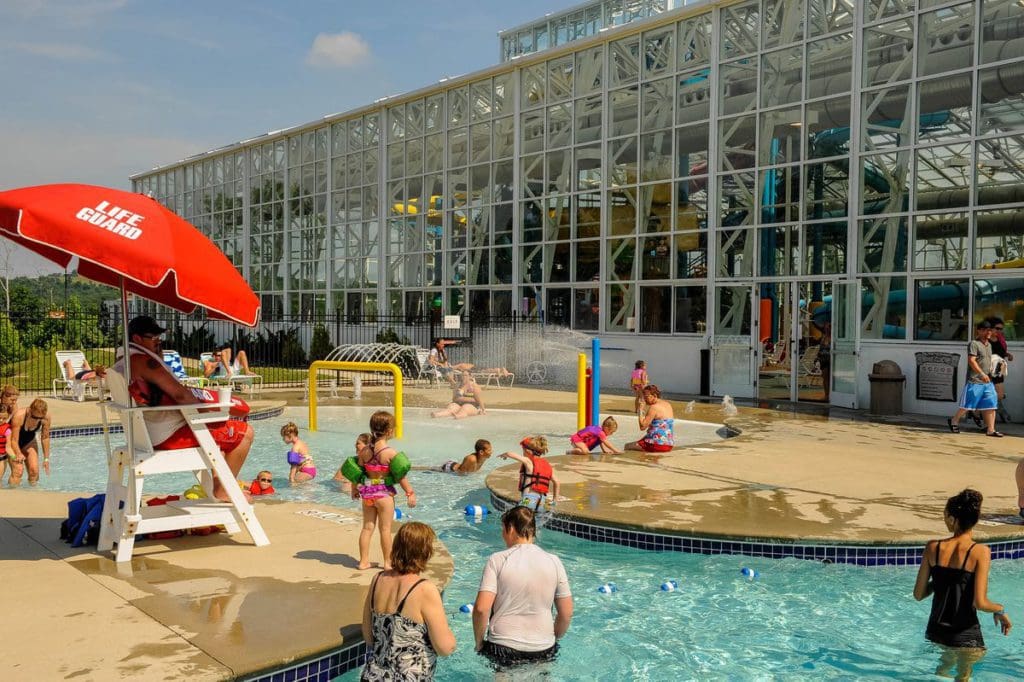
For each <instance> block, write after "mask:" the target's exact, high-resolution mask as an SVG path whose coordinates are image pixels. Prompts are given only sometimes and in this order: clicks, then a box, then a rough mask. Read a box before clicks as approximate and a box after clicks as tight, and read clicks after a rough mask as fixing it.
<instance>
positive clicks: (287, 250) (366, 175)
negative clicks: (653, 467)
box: [133, 0, 1024, 411]
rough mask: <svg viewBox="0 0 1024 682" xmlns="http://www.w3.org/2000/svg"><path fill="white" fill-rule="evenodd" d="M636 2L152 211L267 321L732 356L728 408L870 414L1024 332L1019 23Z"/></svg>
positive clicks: (832, 1)
mask: <svg viewBox="0 0 1024 682" xmlns="http://www.w3.org/2000/svg"><path fill="white" fill-rule="evenodd" d="M631 4H632V3H629V2H614V1H613V2H603V3H593V4H592V5H586V6H581V8H576V9H574V10H570V11H569V12H568V13H562V14H559V15H553V16H551V17H546V18H545V19H544V20H543V22H538V24H537V25H538V26H539V25H540V23H544V24H545V26H547V28H546V29H544V30H545V32H546V33H547V34H548V35H549V36H554V35H557V34H558V31H559V30H560V29H558V28H557V26H555V30H554V33H551V31H552V23H553V22H554V24H557V25H560V24H558V22H560V21H562V17H566V16H574V13H578V12H580V11H581V12H583V15H584V18H585V16H586V12H587V8H588V7H598V8H599V9H600V10H601V16H602V17H603V16H604V13H605V9H604V6H605V5H608V6H615V7H619V8H623V7H625V6H626V5H631ZM638 4H643V5H645V6H647V5H651V6H652V7H654V6H657V7H658V11H657V12H653V11H652V12H650V13H649V14H648V15H646V18H643V20H642V21H637V22H634V23H625V25H622V26H617V27H613V28H608V30H601V31H599V29H600V28H602V27H600V26H599V27H598V28H595V30H594V31H592V32H591V33H593V35H591V34H589V33H586V31H584V32H583V33H582V34H580V36H576V35H575V34H574V37H572V38H567V39H566V41H561V40H560V39H555V38H549V39H548V44H550V45H551V47H549V48H548V49H541V48H542V46H543V45H544V43H542V42H538V40H537V39H536V31H534V30H533V29H530V31H531V36H532V37H531V41H532V48H530V47H529V45H527V46H525V47H521V46H522V43H521V41H520V38H519V37H518V36H519V33H520V32H522V33H524V34H525V32H526V29H525V28H523V29H513V30H512V31H508V32H505V33H503V34H502V44H503V46H505V47H503V48H502V49H503V57H505V58H506V59H508V58H511V57H512V56H514V55H515V54H521V55H522V56H519V57H518V58H516V59H514V60H512V61H506V62H503V63H501V64H499V65H498V66H496V67H493V68H492V69H489V70H487V71H484V72H480V73H477V74H472V75H469V76H465V77H461V78H459V79H455V80H451V81H447V82H444V83H441V84H438V85H436V86H432V87H431V88H428V89H424V90H422V91H418V92H414V93H410V94H408V95H403V96H400V97H393V98H389V99H386V100H382V101H380V102H378V103H376V104H374V105H373V106H370V107H367V108H365V109H362V110H359V111H356V112H352V113H349V114H341V115H339V116H337V117H335V118H334V119H333V120H328V121H323V122H317V123H314V124H309V125H307V126H301V127H298V128H295V129H290V130H286V131H283V132H278V133H274V134H269V135H267V136H264V137H263V138H258V139H255V140H250V141H247V142H244V143H239V144H237V145H234V146H232V147H229V148H225V149H223V150H215V151H212V152H209V153H207V154H204V155H202V156H200V157H196V158H192V159H187V160H185V161H182V162H180V163H178V164H174V165H170V166H166V167H161V168H158V169H156V170H154V171H152V172H147V173H143V174H139V175H137V176H135V177H133V183H134V187H135V189H136V190H137V191H141V192H152V193H153V194H154V195H155V196H156V198H157V199H159V200H160V201H162V202H164V203H165V204H167V205H168V206H169V207H171V208H172V209H174V210H176V211H178V212H179V213H181V214H182V215H183V216H184V217H185V218H187V219H189V220H191V221H192V222H193V223H195V224H196V225H197V226H199V227H200V228H201V229H203V230H204V231H205V232H206V233H207V234H209V236H210V237H211V238H212V239H213V240H214V241H215V242H216V243H217V244H218V245H219V246H221V247H222V248H223V249H224V251H225V252H226V253H227V254H228V255H229V256H230V257H231V258H232V260H233V262H234V263H235V264H236V265H237V266H238V268H239V269H240V271H241V272H242V273H243V274H244V275H245V276H246V277H248V279H249V281H250V282H251V283H252V285H253V287H254V289H256V290H257V291H258V293H259V294H260V295H261V296H262V300H263V303H264V307H265V315H268V316H273V315H275V314H276V313H290V314H310V315H315V314H317V313H323V312H325V311H332V312H333V311H339V312H341V313H343V314H345V315H349V316H351V317H352V318H353V319H355V318H357V317H361V316H364V315H367V314H372V313H374V312H376V311H384V310H386V311H390V312H398V311H404V312H405V314H406V315H408V316H410V317H416V316H418V315H424V314H427V313H428V311H429V310H430V308H431V306H435V305H437V303H438V302H439V303H440V305H441V306H442V308H443V312H445V313H447V314H463V315H467V316H473V315H480V316H483V315H501V314H510V313H512V312H513V311H515V312H516V313H518V314H523V315H527V316H537V317H542V318H543V319H544V320H545V322H547V323H550V324H556V325H560V326H564V327H568V328H571V329H575V330H580V331H583V332H598V333H601V334H604V335H612V336H616V335H621V336H623V337H624V338H641V339H644V340H647V341H650V342H651V343H652V344H654V345H652V346H650V347H651V348H655V347H657V343H662V344H663V345H662V346H661V347H662V348H665V349H668V348H672V349H684V350H687V351H691V350H692V351H696V350H697V349H703V348H706V349H709V350H711V361H710V365H711V367H710V371H711V384H712V386H711V388H712V391H713V392H715V393H723V392H726V391H728V392H732V393H733V394H734V395H760V396H762V397H786V396H787V395H788V396H789V397H792V398H794V399H809V400H832V401H833V402H836V401H837V400H838V399H837V396H840V397H841V396H853V397H852V398H849V399H848V400H847V401H846V402H845V403H843V404H847V403H850V402H852V403H853V404H856V402H857V396H858V395H859V396H860V402H864V396H865V391H866V390H867V388H866V380H864V379H863V375H865V374H866V373H867V369H866V368H868V369H869V368H870V364H867V365H865V363H870V361H871V360H872V359H873V358H874V357H875V355H878V354H881V355H883V356H885V357H895V358H896V359H897V360H900V361H901V364H903V362H902V360H901V359H902V358H907V357H910V356H908V355H907V353H911V352H912V351H913V350H920V349H921V348H926V349H932V350H935V349H939V350H941V349H943V348H947V349H956V350H959V349H962V346H963V343H964V342H965V341H966V340H967V339H968V338H969V337H970V336H971V329H972V327H973V322H974V321H975V320H976V319H978V318H980V317H983V316H986V315H999V316H1001V317H1003V318H1005V319H1006V321H1007V325H1006V326H1007V329H1006V331H1007V336H1008V338H1009V339H1010V340H1011V342H1013V341H1015V339H1016V335H1017V334H1018V333H1024V330H1021V327H1020V325H1024V271H1021V270H1020V268H1021V267H1022V266H1024V217H1022V216H1024V211H1022V209H1024V154H1022V151H1024V150H1022V145H1024V5H1022V3H1020V2H1018V1H1017V0H973V1H970V2H942V1H938V0H916V1H915V0H865V1H860V2H855V1H854V0H822V1H817V0H785V1H783V0H746V1H742V2H725V1H723V2H705V3H701V4H686V5H683V4H682V3H677V6H674V9H673V8H672V7H670V6H668V5H667V4H665V3H657V2H654V3H638ZM609 16H611V15H610V14H609ZM616 16H618V15H616ZM605 26H614V22H612V23H607V24H605ZM598 31H599V32H598ZM581 36H582V37H581ZM587 36H589V37H587ZM513 38H514V40H515V43H516V47H515V49H514V50H512V51H509V50H510V49H511V48H508V47H507V45H508V41H511V40H513ZM564 43H568V44H564ZM528 48H529V49H528ZM538 49H541V51H536V50H538ZM1018 318H1019V321H1018ZM827 325H830V326H831V327H830V328H829V327H828V326H827ZM829 337H831V338H829ZM659 340H660V341H659ZM668 342H671V343H672V344H674V345H671V346H668V345H665V344H667V343H668ZM814 348H818V352H819V353H821V351H822V350H824V352H826V353H829V354H831V358H832V359H831V361H830V362H829V364H830V369H831V374H830V375H829V374H826V375H825V376H824V377H822V371H821V370H822V364H823V363H822V361H821V360H822V359H821V358H818V359H816V358H814V357H813V356H814V350H813V349H814ZM652 352H661V351H652ZM674 352H675V350H672V351H669V350H664V351H663V354H664V355H665V356H666V357H669V356H671V355H672V354H673V353H674ZM901 354H902V355H901ZM823 357H824V356H823ZM907 363H909V364H912V363H913V360H912V359H910V360H907ZM907 369H909V368H907ZM686 377H688V378H686V379H683V380H680V382H679V387H680V388H682V389H686V390H693V391H696V390H697V388H698V386H696V385H694V384H695V383H696V381H697V380H696V379H695V378H694V377H696V374H695V373H689V374H687V375H686ZM815 377H817V379H815ZM942 409H943V410H945V409H946V408H945V407H942ZM922 411H928V410H922Z"/></svg>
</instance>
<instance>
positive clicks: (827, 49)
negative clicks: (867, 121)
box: [807, 2, 853, 99]
mask: <svg viewBox="0 0 1024 682" xmlns="http://www.w3.org/2000/svg"><path fill="white" fill-rule="evenodd" d="M820 4H821V3H820V2H811V5H812V6H816V5H820ZM811 14H812V16H813V14H814V10H812V12H811ZM852 82H853V35H852V34H850V33H841V34H839V35H835V36H830V37H828V38H822V39H821V40H815V41H812V42H809V43H807V97H808V98H810V99H816V98H818V97H824V96H826V95H838V94H840V93H843V92H849V91H850V85H851V84H852Z"/></svg>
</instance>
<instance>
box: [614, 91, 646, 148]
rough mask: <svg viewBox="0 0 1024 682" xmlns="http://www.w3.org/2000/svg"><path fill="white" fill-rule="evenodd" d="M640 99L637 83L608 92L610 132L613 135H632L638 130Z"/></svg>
mask: <svg viewBox="0 0 1024 682" xmlns="http://www.w3.org/2000/svg"><path fill="white" fill-rule="evenodd" d="M639 100H640V97H639V91H638V89H637V86H635V85H634V86H632V87H628V88H623V89H621V90H613V91H612V92H610V93H609V94H608V108H609V109H610V110H611V121H610V130H609V134H610V135H611V136H612V137H618V136H619V135H630V134H632V133H635V132H636V131H637V127H638V119H637V112H638V111H639Z"/></svg>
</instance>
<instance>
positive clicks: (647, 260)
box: [640, 234, 672, 279]
mask: <svg viewBox="0 0 1024 682" xmlns="http://www.w3.org/2000/svg"><path fill="white" fill-rule="evenodd" d="M670 239H671V236H670V235H667V234H664V235H658V236H652V237H645V238H644V239H643V240H642V241H641V243H642V246H643V248H642V251H641V255H642V258H641V267H640V277H641V279H669V277H671V274H672V273H671V254H672V247H671V244H670V243H669V240H670Z"/></svg>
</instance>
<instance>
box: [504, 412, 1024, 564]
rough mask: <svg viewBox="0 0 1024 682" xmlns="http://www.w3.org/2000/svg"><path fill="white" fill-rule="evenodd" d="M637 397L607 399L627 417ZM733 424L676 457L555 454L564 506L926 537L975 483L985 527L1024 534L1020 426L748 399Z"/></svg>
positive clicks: (509, 477) (852, 537)
mask: <svg viewBox="0 0 1024 682" xmlns="http://www.w3.org/2000/svg"><path fill="white" fill-rule="evenodd" d="M627 401H628V402H627ZM631 402H632V401H631V400H629V399H628V398H621V397H618V398H614V397H612V398H609V399H608V400H607V401H606V405H607V408H608V411H609V412H612V413H615V412H617V411H618V410H620V409H621V410H623V411H628V410H630V409H631V407H632V405H631ZM673 404H674V407H675V412H676V415H677V417H683V418H685V419H693V420H698V421H712V422H713V421H721V420H722V419H723V415H722V410H721V408H720V407H719V406H717V405H708V404H697V405H694V406H693V409H692V411H691V412H690V413H686V405H685V403H682V402H674V403H673ZM725 421H726V422H727V424H728V425H729V426H731V427H734V428H735V429H737V430H739V431H740V434H739V435H738V436H735V437H733V438H729V439H726V440H720V441H716V442H713V443H707V444H704V445H697V446H691V447H682V448H678V449H676V450H674V451H673V452H671V453H668V454H666V455H650V454H647V453H629V454H624V455H598V456H594V457H584V456H558V457H553V458H552V464H553V466H554V468H555V471H556V473H557V474H558V476H559V479H560V481H561V482H562V493H561V494H562V496H563V497H565V498H567V499H566V500H564V501H562V502H559V504H558V506H557V509H556V513H558V514H559V515H563V516H566V517H571V518H572V519H575V520H579V521H584V522H592V523H596V524H603V525H607V526H612V527H620V528H631V529H645V530H650V531H653V532H658V533H665V534H681V535H687V536H694V537H721V538H729V539H750V538H753V539H758V538H762V539H775V540H782V541H794V540H802V541H808V542H820V543H844V544H862V543H867V544H904V545H905V544H922V543H923V542H925V541H926V540H928V539H931V538H934V537H939V536H941V535H943V534H945V533H946V529H945V526H944V524H943V521H942V509H943V508H944V506H945V502H946V499H947V498H948V497H949V496H950V495H953V494H955V493H956V492H958V491H959V490H961V489H963V488H964V487H967V486H971V487H974V488H976V489H978V490H980V491H981V492H982V493H983V494H984V496H985V503H984V507H983V519H982V521H981V523H979V525H978V527H977V529H976V533H975V536H976V537H977V538H978V539H981V540H988V541H991V540H995V539H1022V540H1024V525H1021V524H1020V523H1019V522H1020V521H1021V519H1019V518H1017V505H1016V502H1017V494H1016V486H1015V484H1014V469H1015V467H1016V464H1017V461H1018V460H1019V459H1020V457H1021V455H1022V453H1021V451H1020V448H1021V440H1020V436H1019V435H1014V434H1020V433H1021V427H1020V426H1017V425H1012V424H1010V425H1005V427H1006V431H1007V437H1006V438H1002V439H995V438H986V437H985V436H984V435H983V434H981V433H978V432H976V431H975V430H974V428H973V424H972V425H971V428H967V424H968V423H969V420H965V421H964V423H962V424H961V426H962V427H964V431H963V433H961V434H959V435H953V434H951V433H950V432H949V431H948V429H947V428H946V426H945V424H944V423H941V422H940V421H939V420H937V419H934V418H914V417H909V418H908V421H907V422H905V423H902V424H885V423H874V422H867V421H864V420H863V416H861V419H860V420H856V419H848V418H842V419H829V418H827V417H823V416H815V415H809V414H795V413H785V412H779V411H770V410H761V409H753V408H742V407H741V408H740V409H739V414H737V415H736V416H733V417H730V418H728V419H726V420H725ZM619 423H620V428H619V432H618V433H616V434H615V437H613V441H614V442H616V443H617V444H621V443H622V442H623V441H625V440H627V439H634V438H636V437H637V431H636V426H635V424H636V422H635V417H633V416H632V415H626V416H624V417H622V418H621V419H620V420H619ZM683 428H685V426H684V427H683ZM1000 428H1003V427H1002V426H1001V427H1000ZM566 445H567V444H562V443H558V444H555V446H554V447H553V449H552V451H553V452H558V451H560V450H561V449H562V447H563V446H566ZM517 471H518V467H517V466H509V467H503V468H501V469H499V470H497V471H494V472H492V473H491V474H490V475H489V476H488V477H487V486H488V487H489V488H490V489H491V491H492V493H494V494H496V495H497V496H498V497H499V498H501V499H504V500H508V501H515V500H518V497H519V496H518V493H517V490H516V483H517Z"/></svg>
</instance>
